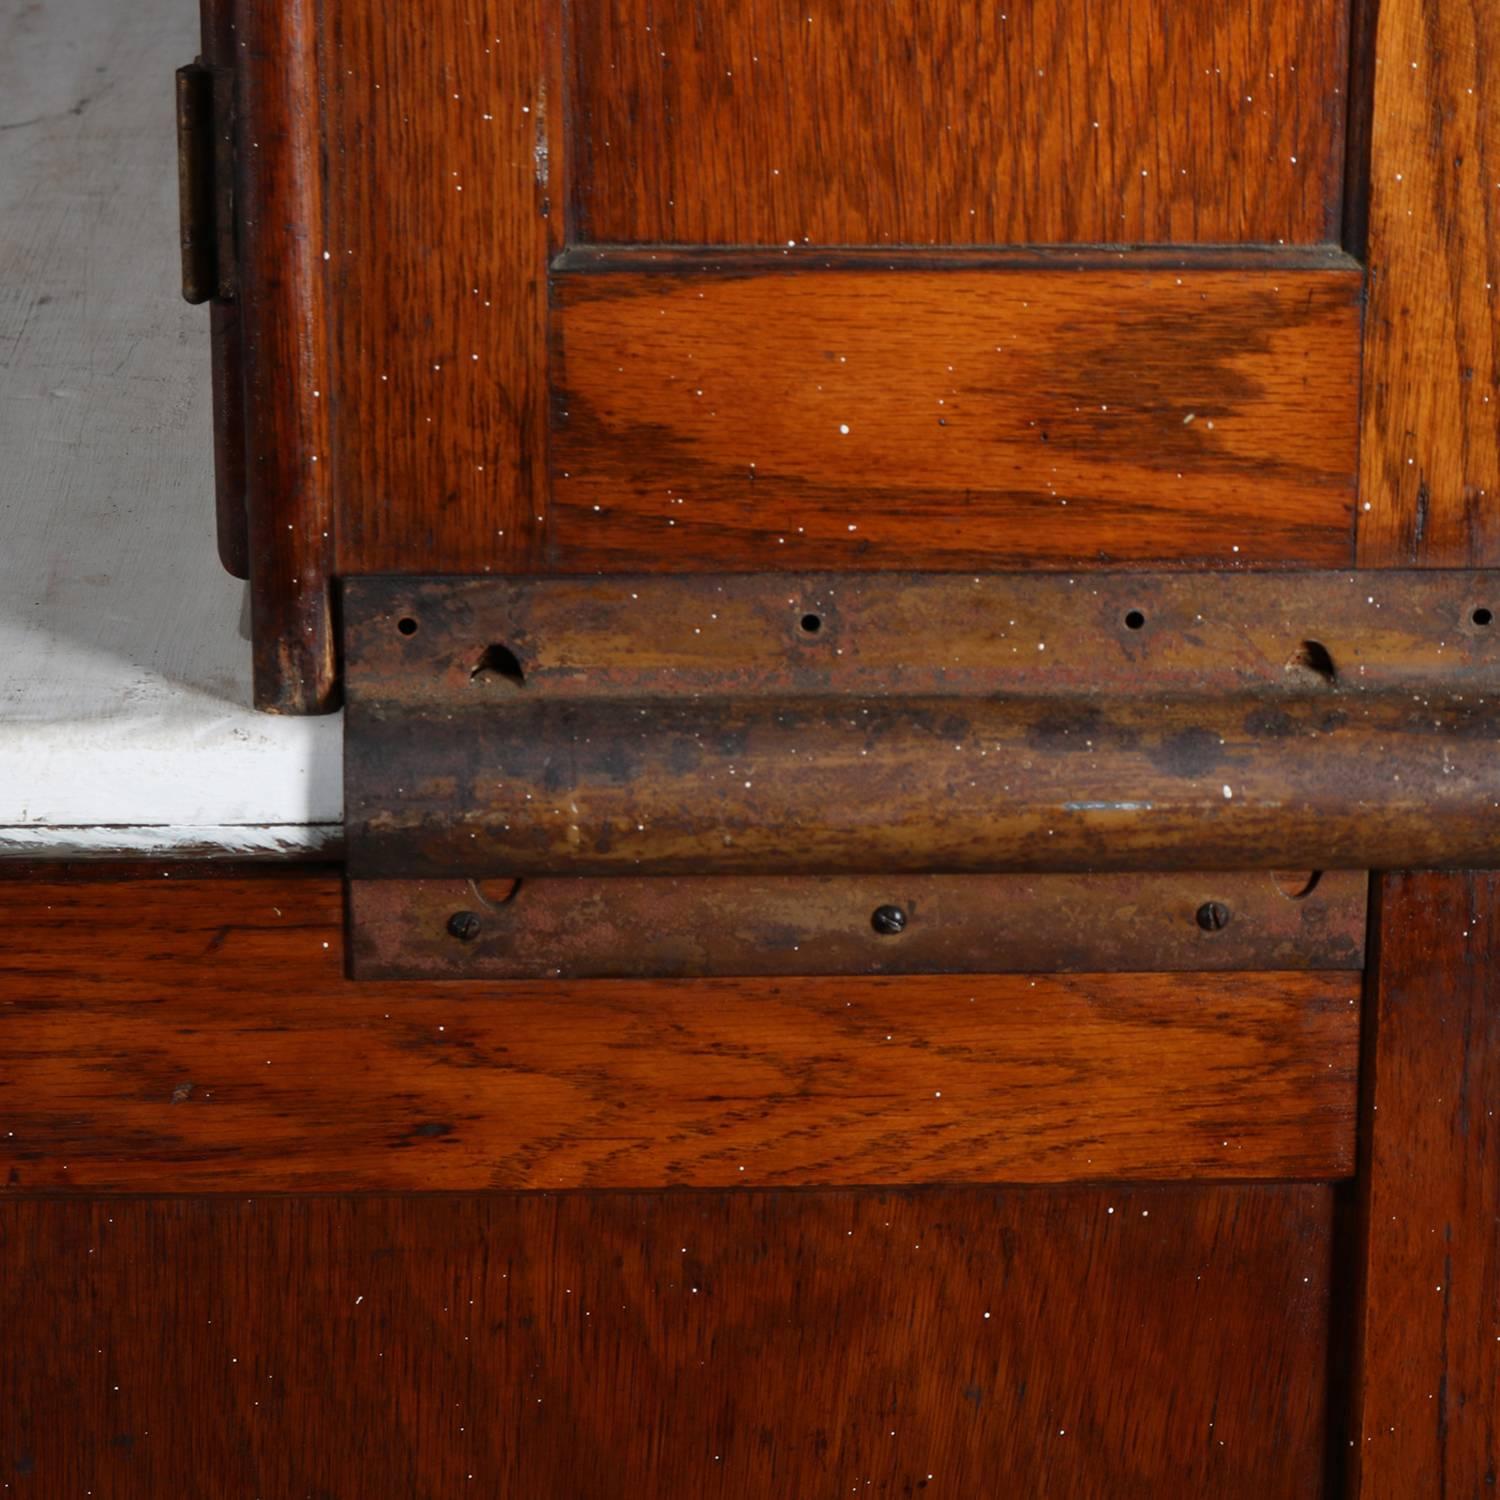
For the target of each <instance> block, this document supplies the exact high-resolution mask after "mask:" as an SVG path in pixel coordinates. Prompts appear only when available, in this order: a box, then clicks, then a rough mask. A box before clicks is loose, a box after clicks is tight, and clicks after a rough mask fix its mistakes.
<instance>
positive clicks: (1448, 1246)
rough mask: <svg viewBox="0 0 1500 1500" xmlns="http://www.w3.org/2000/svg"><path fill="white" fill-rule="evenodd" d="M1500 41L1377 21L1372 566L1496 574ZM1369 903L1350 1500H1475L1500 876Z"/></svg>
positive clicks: (1499, 1317)
mask: <svg viewBox="0 0 1500 1500" xmlns="http://www.w3.org/2000/svg"><path fill="white" fill-rule="evenodd" d="M1497 35H1500V5H1497V4H1496V3H1495V0H1477V3H1473V4H1462V3H1449V0H1437V3H1432V4H1417V3H1416V0H1382V3H1381V4H1380V6H1379V21H1378V32H1377V45H1376V47H1375V49H1374V51H1375V57H1376V61H1375V63H1374V68H1373V73H1374V85H1373V94H1374V116H1373V120H1372V126H1371V146H1370V152H1371V182H1370V198H1369V259H1370V266H1371V289H1370V298H1371V305H1370V320H1369V325H1368V330H1367V336H1366V345H1365V383H1364V391H1365V395H1364V413H1363V440H1362V462H1361V497H1362V502H1361V515H1360V533H1359V558H1360V562H1361V563H1362V564H1363V565H1364V566H1366V567H1399V566H1402V565H1404V564H1407V563H1409V562H1417V563H1419V564H1422V565H1425V566H1429V567H1455V566H1464V565H1470V566H1474V565H1478V566H1485V565H1491V566H1493V565H1494V564H1495V563H1497V562H1500V529H1497V527H1496V524H1495V520H1494V498H1495V485H1496V481H1497V478H1500V475H1497V469H1500V438H1497V429H1496V417H1495V409H1496V405H1497V403H1500V397H1497V395H1496V383H1497V380H1500V373H1497V369H1496V360H1497V335H1496V323H1495V316H1496V313H1495V309H1496V301H1495V287H1494V285H1493V283H1494V282H1495V281H1497V280H1500V275H1497V271H1500V251H1497V241H1496V233H1495V225H1496V222H1497V220H1496V203H1497V196H1500V133H1497V125H1496V120H1495V117H1494V114H1493V111H1490V112H1489V113H1486V111H1485V107H1484V99H1485V95H1486V93H1487V91H1488V79H1489V76H1490V73H1491V71H1492V68H1493V62H1494V54H1495V45H1494V39H1495V37H1496V36H1497ZM1366 507H1368V508H1366ZM1374 906H1375V910H1374V911H1373V912H1372V917H1373V919H1374V924H1375V933H1376V938H1377V944H1376V950H1375V953H1374V956H1373V958H1372V967H1371V975H1370V977H1371V994H1370V997H1369V1002H1368V1004H1367V1007H1366V1018H1365V1043H1364V1046H1365V1058H1364V1065H1363V1069H1362V1073H1363V1078H1362V1091H1361V1092H1362V1108H1361V1162H1360V1181H1361V1190H1362V1216H1361V1221H1362V1222H1361V1240H1360V1247H1359V1273H1360V1280H1361V1288H1362V1290H1361V1301H1360V1308H1361V1320H1360V1326H1359V1346H1360V1352H1359V1359H1358V1361H1357V1364H1356V1376H1357V1379H1356V1390H1355V1398H1356V1399H1355V1402H1354V1419H1353V1425H1352V1438H1353V1441H1352V1448H1351V1458H1352V1463H1351V1469H1350V1486H1349V1493H1350V1495H1351V1496H1357V1497H1359V1500H1404V1497H1406V1496H1410V1495H1423V1496H1432V1497H1434V1500H1447V1497H1455V1500H1456V1497H1459V1496H1463V1497H1466V1500H1467V1497H1469V1496H1473V1495H1478V1494H1486V1493H1490V1492H1491V1491H1492V1489H1493V1487H1494V1485H1495V1484H1496V1480H1497V1475H1500V1435H1497V1430H1496V1425H1497V1424H1496V1412H1497V1410H1500V1245H1497V1238H1496V1232H1495V1226H1496V1222H1497V1217H1500V1188H1497V1174H1496V1163H1495V1159H1494V1146H1493V1138H1494V1129H1493V1119H1492V1113H1493V1111H1492V1109H1491V1104H1492V1102H1493V1100H1494V1098H1495V1097H1496V1096H1497V1094H1500V1009H1497V1007H1496V1006H1495V1004H1494V996H1495V991H1496V984H1497V979H1496V975H1497V974H1500V921H1497V912H1500V876H1496V875H1494V874H1471V875H1461V874H1450V875H1439V874H1422V875H1414V874H1404V875H1392V876H1389V877H1387V878H1386V880H1385V881H1384V882H1383V883H1381V884H1380V885H1378V886H1377V900H1376V902H1375V903H1374Z"/></svg>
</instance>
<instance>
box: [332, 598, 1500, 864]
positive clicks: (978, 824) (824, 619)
mask: <svg viewBox="0 0 1500 1500" xmlns="http://www.w3.org/2000/svg"><path fill="white" fill-rule="evenodd" d="M1496 610H1500V579H1497V578H1496V576H1495V575H1492V574H1488V573H1441V572H1422V573H1379V574H1357V573H1340V574H1327V573H1323V574H1318V573H1301V574H1280V575H1278V574H1246V575H1239V574H1235V575H1223V574H1218V575H1214V574H1083V575H1078V576H1076V577H1068V576H1066V575H1045V574H1027V575H989V576H980V577H965V576H954V575H875V576H860V577H852V576H836V575H835V576H818V577H797V576H793V575H780V574H778V575H761V576H755V575H744V576H729V577H701V576H700V577H676V578H652V579H622V578H564V579H502V580H495V579H477V580H415V579H391V578H366V579H357V580H353V581H351V582H350V583H349V585H348V586H347V589H346V595H345V628H346V680H347V688H348V694H349V714H348V721H347V735H346V781H347V791H346V805H347V812H346V821H347V826H348V850H349V861H350V870H351V874H353V875H355V876H357V877H367V878H368V877H383V878H411V877H419V876H420V877H433V876H470V877H489V876H507V877H508V876H525V877H535V876H542V875H554V876H560V875H570V876H584V875H590V876H595V875H598V876H605V875H627V874H628V875H711V874H725V875H734V874H749V873H756V874H766V875H794V874H802V875H807V874H819V875H836V874H879V875H882V876H889V875H891V874H894V873H898V872H900V873H908V874H917V873H926V874H959V873H998V872H1005V871H1032V872H1043V871H1088V870H1100V871H1107V870H1180V869H1202V868H1209V869H1274V868H1283V867H1289V868H1309V869H1367V868H1412V867H1416V866H1435V865H1438V866H1441V865H1464V866H1484V865H1491V864H1496V863H1500V818H1497V816H1496V813H1497V810H1500V757H1497V755H1496V748H1497V741H1500V625H1496V624H1495V623H1494V619H1495V614H1494V612H1495V611H1496Z"/></svg>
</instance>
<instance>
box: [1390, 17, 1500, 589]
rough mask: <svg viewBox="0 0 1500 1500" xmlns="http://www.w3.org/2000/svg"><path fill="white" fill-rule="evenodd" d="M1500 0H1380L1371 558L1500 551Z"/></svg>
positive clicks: (1478, 558) (1444, 560) (1467, 558)
mask: <svg viewBox="0 0 1500 1500" xmlns="http://www.w3.org/2000/svg"><path fill="white" fill-rule="evenodd" d="M1497 34H1500V0H1469V3H1461V0H1432V3H1418V0H1383V3H1382V4H1381V6H1380V19H1379V29H1378V40H1377V46H1376V49H1375V50H1376V55H1377V58H1378V62H1377V64H1376V66H1375V69H1374V75H1375V84H1374V120H1373V127H1372V141H1371V184H1370V202H1369V265H1370V311H1369V319H1368V330H1367V335H1366V340H1365V360H1364V364H1365V376H1364V380H1365V392H1366V395H1365V403H1364V424H1363V425H1364V436H1363V444H1362V461H1361V473H1360V496H1361V504H1362V507H1367V508H1365V509H1363V510H1362V514H1361V517H1360V561H1361V563H1363V564H1364V565H1365V566H1372V567H1390V566H1399V565H1402V564H1405V563H1410V562H1426V561H1431V562H1433V563H1436V564H1438V565H1444V564H1446V565H1448V566H1454V565H1463V564H1470V565H1472V564H1477V563H1480V562H1482V561H1491V562H1493V561H1494V559H1495V558H1496V557H1497V556H1500V522H1497V520H1496V517H1497V515H1500V504H1497V502H1500V322H1497V317H1500V312H1497V309H1500V292H1497V283H1500V114H1497V112H1496V111H1495V110H1494V109H1493V108H1491V107H1488V96H1489V94H1491V93H1492V91H1493V84H1492V80H1491V72H1492V67H1493V63H1494V53H1495V46H1494V38H1495V37H1496V35H1497Z"/></svg>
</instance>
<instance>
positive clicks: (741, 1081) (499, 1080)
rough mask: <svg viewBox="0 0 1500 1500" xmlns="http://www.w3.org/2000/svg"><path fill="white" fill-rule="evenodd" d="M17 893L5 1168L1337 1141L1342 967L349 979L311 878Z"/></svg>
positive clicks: (227, 1171)
mask: <svg viewBox="0 0 1500 1500" xmlns="http://www.w3.org/2000/svg"><path fill="white" fill-rule="evenodd" d="M6 895H7V898H8V899H7V904H6V910H5V912H4V915H3V918H0V922H3V926H0V1014H3V1018H4V1026H5V1038H6V1059H5V1072H4V1077H5V1082H6V1087H5V1091H4V1092H5V1100H6V1119H5V1134H4V1135H3V1136H0V1181H5V1182H7V1183H8V1185H9V1187H10V1188H11V1190H12V1191H49V1192H50V1191H59V1190H62V1191H73V1192H85V1191H94V1192H188V1191H229V1192H247V1193H263V1192H272V1191H318V1190H324V1191H331V1190H356V1189H362V1190H387V1191H396V1190H405V1191H422V1190H431V1189H465V1190H474V1189H484V1188H498V1187H517V1188H519V1187H527V1188H568V1187H573V1188H576V1187H661V1186H675V1185H682V1186H699V1187H711V1186H726V1185H730V1184H743V1185H746V1186H751V1185H757V1184H784V1185H789V1186H798V1187H806V1186H811V1185H817V1184H829V1185H838V1184H858V1183H926V1182H960V1181H969V1182H973V1181H990V1182H993V1181H1027V1182H1049V1181H1066V1180H1077V1179H1096V1180H1097V1179H1107V1178H1126V1177H1142V1178H1184V1177H1192V1176H1205V1177H1212V1178H1221V1179H1222V1178H1238V1179H1247V1178H1268V1177H1283V1178H1307V1179H1330V1178H1337V1177H1340V1176H1344V1175H1347V1174H1348V1172H1349V1171H1350V1169H1351V1166H1352V1152H1353V1110H1354V1066H1355V1053H1356V1049H1357V1004H1356V1002H1357V999H1358V987H1359V981H1358V977H1357V976H1355V975H1353V974H1346V973H1300V974H1276V973H1272V974H1256V975H1231V974H1216V975H1214V974H1201V975H1194V974H1179V975H1166V976H1150V975H1095V976H1088V975H1083V976H1066V977H1058V978H1048V977H1045V976H1036V977H1030V978H1028V977H1026V976H1021V975H1016V976H1010V977H999V978H974V979H965V980H962V981H954V980H952V979H948V978H943V977H928V978H921V979H916V978H909V979H900V980H894V979H864V980H804V981H766V980H761V981H738V982H736V981H728V980H726V981H719V982H716V983H691V982H689V983H679V984H671V983H657V984H650V983H641V982H625V981H622V982H617V983H611V982H599V983H595V984H589V985H585V984H578V985H571V986H564V985H561V984H558V983H556V982H537V983H532V984H511V985H506V986H503V987H501V986H496V985H482V984H476V985H466V984H463V983H452V982H449V983H440V982H432V983H411V984H393V983H391V984H357V983H354V982H351V981H348V980H346V979H345V978H344V961H343V954H342V951H341V949H342V909H341V895H342V892H341V890H340V887H339V885H338V883H337V882H335V881H333V880H330V879H328V878H327V877H325V876H320V875H316V874H302V873H299V872H296V871H286V870H269V871H267V873H266V874H265V875H264V876H261V877H258V878H253V879H245V880H208V881H203V882H193V881H191V880H188V881H181V880H178V879H171V880H159V881H155V882H145V881H126V882H119V883H107V882H92V883H89V884H86V885H78V884H70V883H64V882H58V883H56V884H50V885H49V884H47V883H44V882H40V881H38V882H32V883H28V884H26V885H25V886H24V887H20V888H17V887H15V886H11V887H8V888H7V890H6ZM39 933H45V934H46V940H45V942H39V941H38V934H39Z"/></svg>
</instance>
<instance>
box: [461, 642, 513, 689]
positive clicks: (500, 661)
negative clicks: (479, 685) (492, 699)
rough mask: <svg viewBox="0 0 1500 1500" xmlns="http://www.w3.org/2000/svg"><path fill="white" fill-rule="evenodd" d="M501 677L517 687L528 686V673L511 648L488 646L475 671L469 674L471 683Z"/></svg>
mask: <svg viewBox="0 0 1500 1500" xmlns="http://www.w3.org/2000/svg"><path fill="white" fill-rule="evenodd" d="M487 677H499V678H502V679H503V680H504V681H506V682H511V683H514V684H515V685H516V686H517V687H525V686H526V673H525V672H524V671H522V669H521V662H520V658H519V657H517V655H516V653H515V652H514V651H512V650H511V649H510V647H509V646H501V645H494V646H486V647H485V648H484V655H483V656H481V657H480V658H479V661H478V663H477V664H476V665H475V667H474V670H473V671H472V672H470V673H469V681H470V682H478V681H479V680H481V679H482V678H487Z"/></svg>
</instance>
